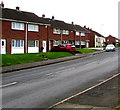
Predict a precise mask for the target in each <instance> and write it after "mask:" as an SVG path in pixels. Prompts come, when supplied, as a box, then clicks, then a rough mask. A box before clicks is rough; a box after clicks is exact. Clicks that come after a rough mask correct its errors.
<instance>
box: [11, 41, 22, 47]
mask: <svg viewBox="0 0 120 110" xmlns="http://www.w3.org/2000/svg"><path fill="white" fill-rule="evenodd" d="M12 47H24V40H12Z"/></svg>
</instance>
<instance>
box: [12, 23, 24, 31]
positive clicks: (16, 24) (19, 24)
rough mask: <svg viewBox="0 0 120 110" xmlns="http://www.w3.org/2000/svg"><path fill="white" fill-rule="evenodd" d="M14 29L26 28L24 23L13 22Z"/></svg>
mask: <svg viewBox="0 0 120 110" xmlns="http://www.w3.org/2000/svg"><path fill="white" fill-rule="evenodd" d="M12 29H15V30H24V23H19V22H12Z"/></svg>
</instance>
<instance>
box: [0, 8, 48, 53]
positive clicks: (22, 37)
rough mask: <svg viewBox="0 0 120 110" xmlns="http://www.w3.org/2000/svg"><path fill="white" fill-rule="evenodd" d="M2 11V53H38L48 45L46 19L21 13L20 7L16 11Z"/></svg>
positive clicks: (1, 9) (28, 13)
mask: <svg viewBox="0 0 120 110" xmlns="http://www.w3.org/2000/svg"><path fill="white" fill-rule="evenodd" d="M0 11H2V18H0V21H2V22H0V23H1V25H2V35H0V36H2V38H1V39H0V40H1V42H0V43H1V51H0V52H1V53H3V54H5V53H9V54H14V53H36V52H39V51H40V47H42V46H43V44H44V43H45V44H46V41H47V28H48V27H49V24H47V23H46V21H45V20H44V19H42V18H39V17H38V16H37V15H35V14H34V13H30V12H24V11H20V10H19V8H18V7H16V10H14V9H7V8H0ZM45 46H46V45H45ZM44 51H46V50H44Z"/></svg>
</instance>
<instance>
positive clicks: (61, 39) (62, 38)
mask: <svg viewBox="0 0 120 110" xmlns="http://www.w3.org/2000/svg"><path fill="white" fill-rule="evenodd" d="M62 32H63V31H62V30H60V39H61V44H62V40H63V38H62V37H63V36H62Z"/></svg>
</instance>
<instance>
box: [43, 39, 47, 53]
mask: <svg viewBox="0 0 120 110" xmlns="http://www.w3.org/2000/svg"><path fill="white" fill-rule="evenodd" d="M46 47H47V43H46V41H43V52H46Z"/></svg>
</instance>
